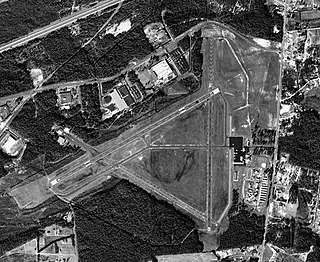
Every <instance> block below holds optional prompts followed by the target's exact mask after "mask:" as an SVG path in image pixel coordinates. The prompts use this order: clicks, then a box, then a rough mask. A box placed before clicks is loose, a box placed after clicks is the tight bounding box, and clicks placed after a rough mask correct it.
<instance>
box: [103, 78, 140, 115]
mask: <svg viewBox="0 0 320 262" xmlns="http://www.w3.org/2000/svg"><path fill="white" fill-rule="evenodd" d="M134 103H135V101H134V99H133V98H132V96H131V94H130V93H129V91H128V88H127V86H125V85H122V84H120V85H119V86H117V87H116V88H114V89H112V90H111V91H110V92H109V93H108V94H107V95H105V96H104V97H102V106H103V109H104V115H103V118H104V119H107V118H110V117H112V116H114V115H115V114H117V113H119V112H121V111H124V110H128V109H130V107H131V106H132V105H133V104H134Z"/></svg>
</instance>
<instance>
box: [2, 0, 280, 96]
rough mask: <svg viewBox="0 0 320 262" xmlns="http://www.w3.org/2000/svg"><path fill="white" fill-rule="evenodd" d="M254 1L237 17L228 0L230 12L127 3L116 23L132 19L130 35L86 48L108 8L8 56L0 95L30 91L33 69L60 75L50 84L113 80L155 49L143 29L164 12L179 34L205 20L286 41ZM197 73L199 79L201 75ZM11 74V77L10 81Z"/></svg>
mask: <svg viewBox="0 0 320 262" xmlns="http://www.w3.org/2000/svg"><path fill="white" fill-rule="evenodd" d="M250 2H251V4H250V8H249V7H247V6H246V5H244V6H245V8H244V9H243V10H242V11H241V12H236V13H232V12H230V10H231V9H230V8H227V6H229V7H230V6H232V5H233V6H234V5H235V4H236V3H238V1H233V0H230V1H228V2H227V3H226V5H225V6H226V8H222V9H221V8H220V9H221V10H220V9H219V10H217V9H216V7H214V6H211V5H208V2H207V1H205V0H201V1H196V0H188V1H182V2H181V1H180V0H170V1H168V0H163V1H154V0H135V1H127V2H125V3H124V4H123V5H122V7H121V9H120V11H119V12H118V13H117V14H116V15H115V16H114V18H113V19H112V22H111V23H113V24H114V23H118V22H120V21H122V20H124V19H128V18H129V19H130V21H131V24H132V26H131V28H130V30H129V31H128V32H123V33H121V34H119V35H117V36H116V37H115V36H113V35H112V34H107V35H105V34H104V33H103V32H102V33H100V34H99V35H98V37H97V38H95V39H94V41H92V42H91V43H90V44H89V45H87V46H86V47H81V46H82V45H83V43H84V42H85V41H87V40H88V39H89V38H90V37H92V36H93V35H94V33H95V32H97V30H98V29H99V28H100V27H101V26H102V25H103V24H104V22H105V21H106V20H107V19H108V18H109V17H110V15H111V13H112V9H111V8H109V9H106V10H104V11H103V12H101V14H100V15H91V16H89V17H88V18H86V19H82V20H80V21H79V24H78V26H79V30H78V31H79V32H76V33H75V31H77V30H76V29H75V31H74V30H73V29H70V28H67V27H65V28H62V29H60V30H58V31H55V32H52V33H50V34H48V35H47V36H46V37H45V38H43V39H41V41H39V40H34V41H31V42H29V43H28V44H26V45H25V46H22V47H19V48H16V49H13V50H9V51H7V52H5V53H3V59H6V60H8V61H9V62H10V63H8V62H6V63H4V64H3V67H1V71H0V75H2V76H3V77H2V78H3V79H9V80H10V81H9V82H8V80H6V81H5V82H2V83H1V85H2V86H1V90H3V91H2V93H0V96H4V95H8V94H11V93H15V92H19V91H23V90H27V89H30V88H31V87H32V85H31V84H32V83H31V81H30V79H28V77H29V71H28V70H30V68H41V69H42V71H43V73H44V76H45V77H46V76H48V75H50V74H51V73H52V72H55V73H54V75H53V77H52V78H51V79H50V80H49V81H48V82H47V84H49V83H56V82H64V81H75V80H81V79H88V78H101V77H108V76H112V75H115V74H117V73H119V72H120V71H121V70H123V69H125V68H126V66H127V65H128V63H129V62H130V61H133V60H137V59H141V58H143V57H145V56H146V55H148V54H150V53H151V52H152V51H153V50H154V49H153V47H152V46H151V45H150V44H149V42H148V41H147V39H146V37H145V35H144V32H143V28H144V26H145V25H147V24H149V23H151V22H159V21H162V18H161V11H162V10H166V12H165V13H164V22H165V23H166V24H167V25H168V27H169V28H170V30H171V31H172V32H173V33H174V34H175V35H178V34H180V33H182V32H184V31H185V30H187V29H189V28H190V27H192V26H194V25H196V24H197V23H199V22H201V21H203V19H214V20H217V21H220V22H223V23H225V24H227V25H231V26H233V27H235V28H236V29H238V30H239V31H240V32H242V33H245V34H251V35H253V36H257V37H262V38H266V39H270V40H276V41H281V39H282V36H281V33H278V34H274V33H273V27H274V25H278V27H279V28H280V27H281V26H282V25H281V24H282V19H281V16H279V15H277V14H275V13H271V12H270V11H269V8H268V6H267V5H265V4H264V1H258V0H255V1H250ZM64 3H65V2H64ZM49 6H50V5H49ZM133 10H134V15H133V13H132V12H133ZM200 18H201V19H200ZM199 42H201V41H199ZM62 47H63V48H62ZM199 47H201V43H196V45H195V48H196V49H198V48H199ZM21 58H23V59H21ZM197 62H201V59H200V58H199V61H195V63H194V65H195V66H193V69H195V70H196V71H198V69H199V66H198V64H199V63H197ZM9 73H10V74H9ZM195 74H196V76H198V74H197V72H195ZM10 75H11V76H12V77H8V76H10ZM18 76H19V77H18ZM12 86H13V87H14V88H12Z"/></svg>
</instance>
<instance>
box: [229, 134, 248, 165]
mask: <svg viewBox="0 0 320 262" xmlns="http://www.w3.org/2000/svg"><path fill="white" fill-rule="evenodd" d="M229 146H230V147H232V148H233V163H234V165H238V166H239V165H245V164H246V162H245V159H246V154H247V153H248V151H249V148H248V147H246V146H244V145H243V137H229Z"/></svg>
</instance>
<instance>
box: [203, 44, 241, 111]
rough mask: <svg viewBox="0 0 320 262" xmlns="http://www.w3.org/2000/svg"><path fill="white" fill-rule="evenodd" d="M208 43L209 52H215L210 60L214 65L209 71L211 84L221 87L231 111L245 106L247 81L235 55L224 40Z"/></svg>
mask: <svg viewBox="0 0 320 262" xmlns="http://www.w3.org/2000/svg"><path fill="white" fill-rule="evenodd" d="M209 41H210V50H212V49H214V50H216V51H215V57H213V58H212V59H211V62H212V63H213V64H214V65H213V67H212V69H211V70H213V74H214V77H213V80H214V82H213V83H214V84H217V85H218V86H221V87H223V88H222V89H221V91H222V92H223V94H224V96H225V98H226V99H227V100H228V101H229V105H230V107H231V108H232V109H237V108H239V107H241V106H244V105H246V102H247V101H246V95H247V79H246V76H245V72H244V71H243V69H242V68H241V66H240V64H239V61H237V59H236V57H235V54H234V53H233V52H232V50H231V49H230V46H229V45H228V42H227V41H226V40H222V39H210V40H209ZM210 54H211V52H210Z"/></svg>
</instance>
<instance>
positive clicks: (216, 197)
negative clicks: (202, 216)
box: [210, 148, 230, 221]
mask: <svg viewBox="0 0 320 262" xmlns="http://www.w3.org/2000/svg"><path fill="white" fill-rule="evenodd" d="M228 154H229V149H228V148H219V149H218V148H217V149H213V150H212V151H211V186H212V192H213V196H212V197H213V198H212V199H211V201H212V204H211V207H210V208H211V210H210V212H212V218H213V220H214V221H218V220H219V218H220V216H221V215H222V213H223V211H224V210H225V209H226V207H227V204H228V194H229V175H230V174H229V157H228Z"/></svg>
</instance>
